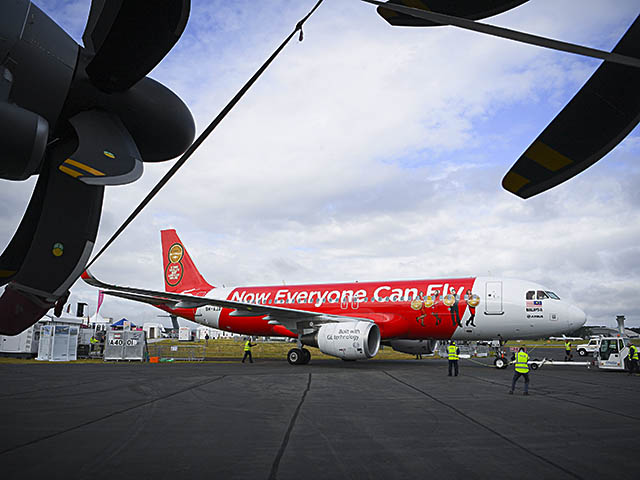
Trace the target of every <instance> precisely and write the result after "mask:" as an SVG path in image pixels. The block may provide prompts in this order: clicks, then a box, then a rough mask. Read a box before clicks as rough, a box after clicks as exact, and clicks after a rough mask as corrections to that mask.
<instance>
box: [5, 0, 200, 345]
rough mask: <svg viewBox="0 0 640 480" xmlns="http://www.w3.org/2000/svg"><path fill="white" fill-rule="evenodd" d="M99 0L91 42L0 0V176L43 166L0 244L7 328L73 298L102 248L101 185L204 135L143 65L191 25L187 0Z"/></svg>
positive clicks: (28, 8)
mask: <svg viewBox="0 0 640 480" xmlns="http://www.w3.org/2000/svg"><path fill="white" fill-rule="evenodd" d="M91 7H92V8H91V13H90V18H89V21H88V24H87V28H86V30H85V34H84V39H85V42H86V47H87V48H83V47H80V46H79V45H78V44H77V43H76V42H75V41H73V39H72V38H71V37H70V36H68V35H67V34H66V33H65V32H64V30H62V29H61V28H60V27H59V26H58V25H56V24H55V22H53V20H51V19H50V18H49V17H48V16H47V15H45V14H44V13H43V12H42V11H41V10H40V9H39V8H38V7H37V6H35V5H33V4H32V3H30V2H29V1H28V0H11V1H7V2H2V3H0V121H2V127H3V128H2V129H1V130H0V150H2V151H3V152H4V153H5V154H6V156H7V158H6V159H3V161H2V162H1V163H0V165H1V166H0V177H1V178H5V179H10V180H23V179H26V178H28V177H29V176H31V175H34V174H40V177H39V179H38V182H37V184H36V187H35V189H34V193H33V195H32V199H31V201H30V203H29V206H28V208H27V212H26V213H25V215H24V218H23V219H22V222H21V223H20V225H19V227H18V229H17V231H16V233H15V234H14V237H13V239H12V240H11V242H10V243H9V245H8V246H7V247H6V249H5V250H4V252H3V253H2V255H0V285H3V284H7V286H6V290H5V292H4V293H3V295H2V296H1V297H0V334H16V333H19V332H20V331H22V330H24V329H25V328H27V327H28V326H30V325H31V324H33V323H35V322H36V321H37V320H38V319H39V318H41V317H42V315H43V314H44V313H46V311H47V310H48V309H49V308H51V307H52V306H53V305H57V306H58V307H60V303H61V302H62V303H63V302H64V300H63V299H64V298H65V296H68V291H69V288H70V287H71V285H72V284H73V283H74V282H75V281H76V280H77V279H78V278H79V276H80V274H81V273H82V271H83V270H84V268H85V266H86V264H87V262H88V260H89V256H90V255H91V252H92V250H93V246H94V243H95V239H96V236H97V232H98V226H99V223H100V215H101V210H102V200H103V195H104V186H105V185H121V184H126V183H131V182H133V181H135V180H137V179H138V178H139V177H140V175H141V174H142V170H143V166H142V165H143V163H142V162H145V161H151V162H158V161H164V160H169V159H171V158H175V157H176V156H179V155H181V154H182V153H183V152H184V151H185V150H186V149H187V147H189V145H191V143H192V141H193V138H194V136H195V124H194V121H193V117H192V116H191V113H190V112H189V109H188V108H187V107H186V105H185V104H184V103H183V102H182V100H180V98H178V97H177V96H176V95H175V94H174V93H173V92H171V91H170V90H169V89H168V88H166V87H164V86H163V85H161V84H160V83H158V82H156V81H155V80H152V79H150V78H146V77H145V75H146V74H147V73H148V72H149V71H150V70H151V69H153V67H155V65H156V64H157V63H158V62H159V61H160V60H161V59H162V58H163V57H164V56H165V55H166V54H167V53H168V52H169V50H170V49H171V48H172V47H173V45H174V44H175V42H176V41H177V40H178V38H179V37H180V35H181V34H182V32H183V30H184V28H185V25H186V21H187V18H188V15H189V7H190V1H189V0H135V1H128V2H125V1H124V0H113V1H112V0H109V1H106V0H94V1H93V3H92V6H91ZM17 25H19V28H18V27H17ZM43 78H46V81H43V80H42V79H43Z"/></svg>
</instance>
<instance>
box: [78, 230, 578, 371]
mask: <svg viewBox="0 0 640 480" xmlns="http://www.w3.org/2000/svg"><path fill="white" fill-rule="evenodd" d="M161 238H162V250H163V262H164V281H165V290H166V291H165V292H158V291H153V290H144V289H140V288H131V287H122V286H117V285H110V284H106V283H103V282H101V281H99V280H97V279H96V278H95V277H93V276H92V275H91V274H90V273H89V272H85V273H84V274H83V276H82V278H83V279H84V280H85V281H86V282H87V283H88V284H90V285H93V286H95V287H98V288H100V289H102V290H104V293H105V294H106V295H112V296H116V297H120V298H125V299H129V300H134V301H138V302H143V303H147V304H150V305H153V306H155V307H157V308H160V309H161V310H164V311H165V312H168V313H169V314H171V315H176V316H180V317H182V318H186V319H188V320H191V321H193V322H197V323H199V324H202V325H205V326H209V327H213V328H217V329H220V330H224V331H229V332H234V333H239V334H242V335H249V336H280V337H289V338H294V339H296V340H297V346H296V348H292V349H291V350H290V351H289V353H288V355H287V360H288V361H289V363H291V364H295V365H299V364H306V363H308V362H309V360H310V359H311V354H310V352H309V350H307V349H305V348H303V347H304V346H313V347H317V348H318V349H320V351H322V352H323V353H325V354H327V355H332V356H334V357H338V358H341V359H343V360H360V359H367V358H372V357H374V356H375V355H376V354H377V353H378V350H379V348H380V345H381V343H382V344H385V345H390V346H391V347H392V348H394V349H396V350H399V351H405V352H406V351H411V352H412V353H425V354H427V353H429V352H430V351H431V352H432V351H433V350H434V349H435V348H436V346H437V341H443V340H467V341H468V340H492V339H495V338H500V339H502V340H503V341H506V340H509V339H531V338H540V337H543V336H547V337H548V336H549V335H560V334H563V333H566V332H571V331H573V330H575V329H577V328H579V327H581V326H582V325H583V324H584V323H585V321H586V317H585V314H584V312H583V311H582V310H580V309H579V308H578V307H576V306H574V305H571V304H570V303H569V302H566V301H563V300H561V299H560V298H559V297H558V296H557V295H556V294H555V293H554V292H552V291H550V290H549V289H547V288H544V287H542V286H541V285H538V284H535V283H532V282H528V281H523V280H513V279H505V278H497V277H471V278H445V279H437V280H406V281H382V282H354V283H340V284H315V285H291V286H289V285H286V286H283V285H279V286H259V287H237V288H225V287H223V288H215V287H213V286H211V285H210V284H209V283H207V282H206V280H205V279H204V278H203V277H202V275H201V274H200V272H198V270H197V268H196V266H195V265H194V263H193V261H192V260H191V257H190V256H189V254H188V252H187V250H186V249H185V247H184V245H183V244H182V242H181V241H180V239H179V238H178V235H177V234H176V231H175V230H163V231H162V232H161ZM425 340H426V341H425ZM411 345H414V347H415V349H414V350H413V349H411V348H410V347H411Z"/></svg>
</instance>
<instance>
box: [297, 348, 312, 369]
mask: <svg viewBox="0 0 640 480" xmlns="http://www.w3.org/2000/svg"><path fill="white" fill-rule="evenodd" d="M310 361H311V352H310V351H309V350H307V349H306V348H303V349H302V362H300V364H301V365H306V364H308V363H309V362H310Z"/></svg>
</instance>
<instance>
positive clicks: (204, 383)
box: [0, 375, 226, 455]
mask: <svg viewBox="0 0 640 480" xmlns="http://www.w3.org/2000/svg"><path fill="white" fill-rule="evenodd" d="M224 377H226V375H222V376H220V377H217V378H214V379H211V380H206V381H204V382H200V383H196V384H195V385H191V386H190V387H186V388H183V389H181V390H178V391H176V392H173V393H169V394H167V395H163V396H161V397H157V398H152V399H151V400H147V401H146V402H142V403H139V404H137V405H134V406H132V407H128V408H123V409H121V410H116V411H115V412H112V413H109V414H107V415H104V416H102V417H99V418H96V419H93V420H88V421H86V422H84V423H81V424H79V425H74V426H73V427H69V428H66V429H64V430H60V431H59V432H55V433H50V434H49V435H45V436H43V437H40V438H36V439H34V440H30V441H28V442H25V443H21V444H20V445H14V446H13V447H9V448H5V449H4V450H1V451H0V455H4V454H6V453H10V452H14V451H16V450H19V449H21V448H24V447H28V446H30V445H34V444H36V443H39V442H42V441H43V440H49V439H50V438H54V437H57V436H58V435H63V434H65V433H68V432H72V431H74V430H78V429H80V428H82V427H86V426H88V425H91V424H94V423H98V422H101V421H102V420H106V419H107V418H111V417H115V416H116V415H120V414H121V413H126V412H130V411H131V410H135V409H136V408H140V407H144V406H146V405H150V404H152V403H154V402H157V401H159V400H165V399H167V398H171V397H173V396H175V395H179V394H181V393H184V392H188V391H189V390H193V389H195V388H199V387H202V386H204V385H208V384H209V383H213V382H216V381H218V380H222V379H223V378H224Z"/></svg>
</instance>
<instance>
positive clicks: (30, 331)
mask: <svg viewBox="0 0 640 480" xmlns="http://www.w3.org/2000/svg"><path fill="white" fill-rule="evenodd" d="M39 338H40V326H39V325H38V326H37V328H36V325H32V326H31V327H29V328H27V329H26V330H25V331H24V332H22V333H19V334H18V335H0V353H1V354H3V355H6V356H12V357H14V356H15V357H35V356H36V354H37V353H38V341H39Z"/></svg>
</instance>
